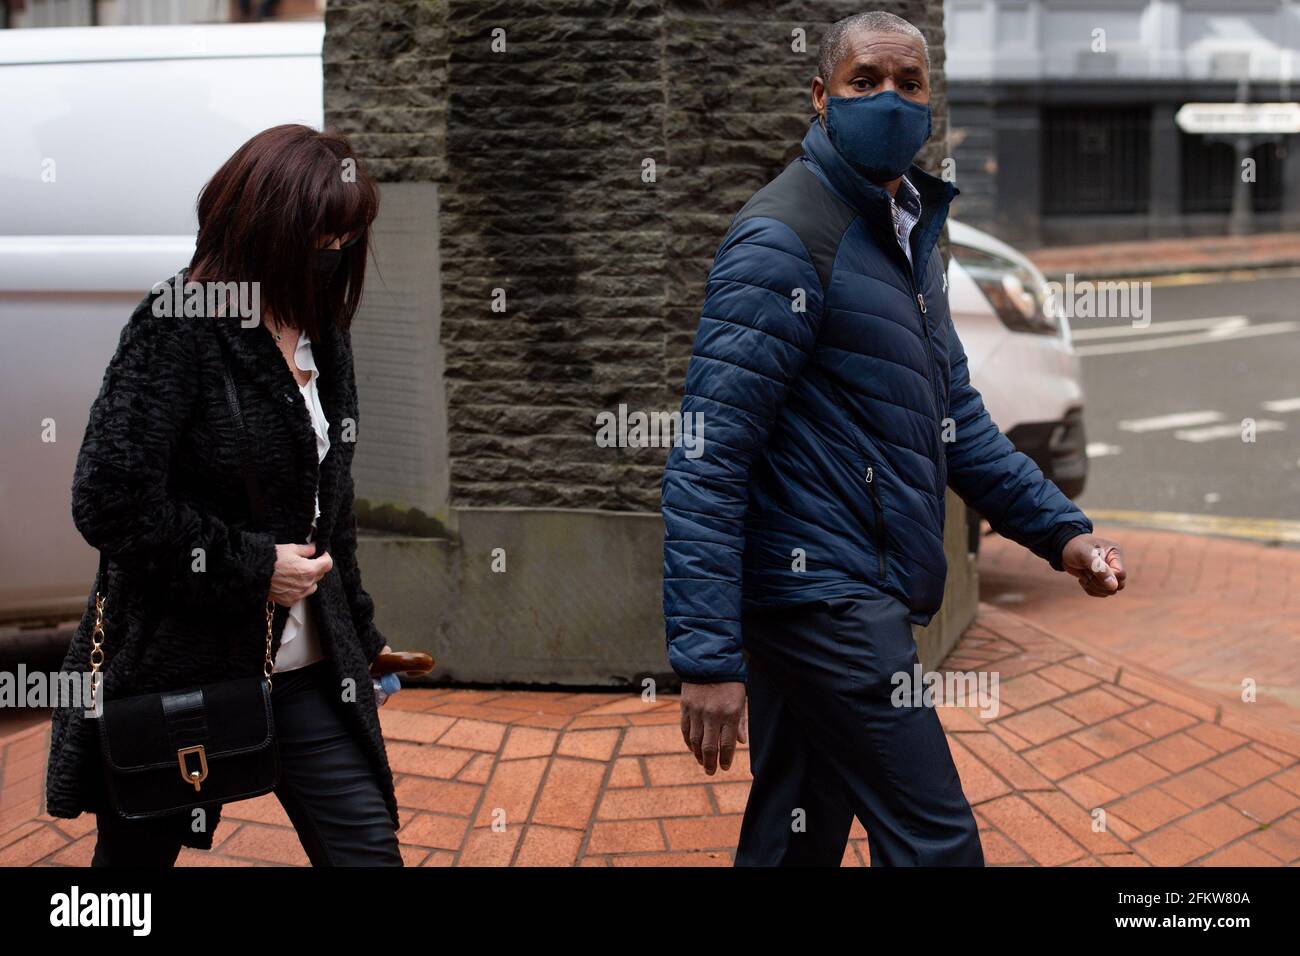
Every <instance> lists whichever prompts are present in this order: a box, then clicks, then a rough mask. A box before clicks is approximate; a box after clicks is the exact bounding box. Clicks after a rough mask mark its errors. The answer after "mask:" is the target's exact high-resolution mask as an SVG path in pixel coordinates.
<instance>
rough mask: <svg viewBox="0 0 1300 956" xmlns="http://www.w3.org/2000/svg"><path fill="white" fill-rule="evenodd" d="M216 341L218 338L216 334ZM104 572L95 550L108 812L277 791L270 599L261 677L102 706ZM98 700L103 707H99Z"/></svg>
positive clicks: (96, 679) (244, 453)
mask: <svg viewBox="0 0 1300 956" xmlns="http://www.w3.org/2000/svg"><path fill="white" fill-rule="evenodd" d="M214 331H215V330H214ZM217 338H218V340H219V341H220V339H221V337H220V335H219V334H218V336H217ZM221 344H222V353H223V354H222V359H223V363H222V374H223V377H224V381H225V390H226V401H227V404H228V405H229V406H230V412H231V415H232V416H233V418H234V423H235V433H236V437H237V441H238V444H239V452H240V470H241V472H242V473H243V477H244V484H245V488H246V490H247V493H248V500H249V505H250V509H251V511H252V513H253V518H254V521H255V522H256V523H257V524H258V525H259V526H261V525H264V524H265V508H264V506H263V500H262V495H261V492H260V488H259V486H258V483H257V474H256V471H255V470H254V468H253V463H252V461H253V460H252V457H251V455H250V453H249V448H248V441H247V435H246V432H245V428H244V416H243V413H242V411H241V410H240V407H239V394H238V392H237V391H236V390H235V382H234V379H233V377H232V376H231V374H230V366H229V356H228V355H226V354H225V343H224V341H223V342H221ZM107 569H108V561H107V559H106V557H105V556H104V555H103V554H102V553H101V554H100V558H99V577H98V582H99V589H98V590H97V591H96V592H95V625H94V630H93V631H92V633H91V650H90V669H91V691H90V705H91V712H92V713H94V714H97V715H98V722H99V749H100V756H101V758H102V759H101V763H102V764H103V769H104V779H105V785H106V791H107V796H108V798H109V802H110V804H111V805H112V808H113V810H114V811H116V813H117V814H118V815H119V816H121V817H123V818H124V819H127V820H143V819H150V818H154V817H163V816H170V815H173V814H180V813H185V812H187V811H190V810H193V809H195V808H199V807H209V806H212V805H214V804H219V803H223V802H226V801H232V800H244V799H246V798H249V797H256V796H260V795H261V794H264V793H269V792H270V791H272V790H274V789H275V787H276V785H277V783H278V782H279V778H280V758H279V750H278V748H277V746H276V739H275V721H274V717H273V714H272V710H271V674H272V671H273V669H274V664H273V661H272V658H271V641H272V624H273V620H272V619H273V615H274V611H275V605H274V604H273V603H272V602H271V601H269V600H268V601H267V602H266V652H265V658H264V660H263V663H262V674H261V676H257V677H241V678H236V679H234V680H225V681H216V682H213V683H209V684H202V685H198V686H192V687H185V688H181V689H180V690H174V691H162V692H158V693H152V694H138V695H135V696H132V697H123V698H120V699H117V700H104V701H102V702H100V701H98V700H97V695H98V690H99V683H100V681H101V679H102V677H101V674H100V670H101V667H102V666H103V663H104V604H105V595H106V594H107V588H106V587H105V586H104V580H105V574H106V573H107ZM97 703H99V704H102V710H101V709H100V707H97V706H96V705H97Z"/></svg>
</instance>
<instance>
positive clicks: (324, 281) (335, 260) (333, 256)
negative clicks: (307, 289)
mask: <svg viewBox="0 0 1300 956" xmlns="http://www.w3.org/2000/svg"><path fill="white" fill-rule="evenodd" d="M342 260H343V250H342V249H317V250H316V252H315V255H314V256H313V257H312V262H311V279H312V284H313V285H315V287H316V291H317V292H324V291H325V290H326V289H327V288H329V284H330V279H331V278H333V276H334V273H335V271H337V269H338V267H339V263H340V262H341V261H342Z"/></svg>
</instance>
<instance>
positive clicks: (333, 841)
mask: <svg viewBox="0 0 1300 956" xmlns="http://www.w3.org/2000/svg"><path fill="white" fill-rule="evenodd" d="M351 706H354V705H352V704H345V703H343V702H342V701H341V700H340V699H339V691H338V684H337V682H335V681H334V680H333V678H332V675H331V671H330V668H329V663H328V661H317V662H316V663H314V664H308V665H307V666H306V667H300V668H297V669H295V670H291V671H286V672H285V673H283V674H276V675H275V676H274V677H273V678H272V680H271V708H272V711H273V712H274V715H275V735H276V740H277V745H278V746H279V748H280V783H279V785H278V786H277V787H276V789H275V795H276V796H277V797H278V798H279V800H280V803H281V805H282V806H283V807H284V810H285V813H287V814H288V815H289V819H290V821H292V823H293V826H294V829H295V830H297V831H298V839H299V840H300V841H301V842H302V846H303V849H304V850H305V851H306V852H307V858H308V859H309V860H311V863H312V865H313V866H401V865H402V855H401V853H400V852H399V850H398V845H397V834H396V833H395V831H394V830H393V820H392V818H391V817H390V816H389V815H388V808H387V807H386V806H385V804H384V797H383V793H382V792H381V791H380V789H379V782H378V780H377V779H376V778H375V774H374V771H373V770H372V769H371V766H370V761H369V759H368V758H367V756H366V753H365V751H364V750H363V749H362V746H361V742H360V741H359V740H357V739H356V736H355V734H354V732H353V731H352V729H351V727H350V725H348V724H346V723H345V717H344V715H343V711H342V708H344V707H351ZM95 818H96V820H98V822H99V834H98V839H97V841H96V843H95V855H94V857H93V858H92V860H91V864H90V865H91V866H143V867H166V866H172V865H173V864H174V863H175V862H176V858H177V857H178V856H179V855H180V851H181V836H180V834H179V833H178V827H179V826H188V825H189V815H188V814H185V815H182V816H181V817H165V818H161V819H157V820H124V819H122V818H121V817H119V816H117V815H116V814H115V813H112V812H111V811H110V812H105V813H97V814H96V815H95Z"/></svg>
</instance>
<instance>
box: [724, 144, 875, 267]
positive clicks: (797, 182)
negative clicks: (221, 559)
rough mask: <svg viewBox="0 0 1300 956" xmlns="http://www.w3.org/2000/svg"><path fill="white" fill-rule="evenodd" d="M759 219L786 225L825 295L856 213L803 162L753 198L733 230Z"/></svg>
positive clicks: (788, 167) (736, 219)
mask: <svg viewBox="0 0 1300 956" xmlns="http://www.w3.org/2000/svg"><path fill="white" fill-rule="evenodd" d="M760 217H761V218H765V219H774V220H776V221H777V222H780V223H783V224H784V225H786V226H788V227H789V228H790V230H791V231H792V232H794V234H795V235H796V236H798V237H799V241H800V242H802V243H803V246H804V249H805V250H807V252H808V257H809V258H810V259H811V260H812V264H813V267H814V268H815V269H816V270H817V278H818V279H820V280H821V284H822V290H823V291H825V289H826V287H827V285H828V284H829V283H830V278H831V270H832V268H833V267H834V264H835V254H836V252H837V251H838V250H839V246H840V241H841V240H842V239H843V237H844V233H845V232H846V231H847V230H848V228H849V225H850V224H851V223H852V222H853V220H855V219H856V218H858V214H857V212H856V211H854V210H853V208H852V207H850V206H848V205H846V204H845V203H844V202H843V201H841V200H840V199H839V198H838V197H837V196H835V195H834V194H832V193H831V192H830V190H828V189H827V188H826V187H825V186H823V185H822V183H821V182H820V181H819V180H818V179H817V176H816V175H815V174H814V173H813V172H812V170H810V169H809V168H808V166H807V165H806V164H805V163H804V162H803V161H802V160H798V159H796V160H795V161H794V162H792V163H791V164H790V165H789V166H787V167H786V168H785V169H784V170H782V172H781V174H780V175H779V176H777V177H776V179H774V180H772V181H771V182H770V183H768V184H767V185H766V186H764V187H763V188H762V189H760V190H759V191H758V192H756V193H754V195H753V196H752V197H750V200H749V202H747V203H745V205H744V207H743V208H742V209H741V210H740V212H739V213H737V214H736V218H735V219H734V220H733V221H732V225H731V227H732V229H735V228H736V226H738V225H740V224H741V223H742V222H744V221H745V220H748V219H755V218H760Z"/></svg>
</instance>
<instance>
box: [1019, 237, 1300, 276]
mask: <svg viewBox="0 0 1300 956" xmlns="http://www.w3.org/2000/svg"><path fill="white" fill-rule="evenodd" d="M1028 255H1029V257H1030V258H1031V259H1033V260H1034V262H1035V264H1037V266H1038V268H1040V269H1042V270H1043V272H1044V273H1045V274H1046V275H1047V276H1048V277H1049V278H1053V277H1060V276H1063V275H1064V274H1065V273H1067V272H1072V273H1074V274H1075V275H1076V276H1078V277H1080V278H1084V277H1098V278H1100V277H1120V276H1139V275H1163V274H1168V273H1177V272H1223V271H1228V270H1233V269H1259V268H1270V267H1281V266H1300V234H1298V233H1294V232H1272V233H1260V234H1258V235H1253V236H1200V237H1196V238H1191V239H1155V240H1143V241H1140V242H1106V243H1097V244H1096V245H1088V246H1052V247H1050V248H1047V249H1038V250H1035V251H1034V252H1030V253H1029V254H1028Z"/></svg>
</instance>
